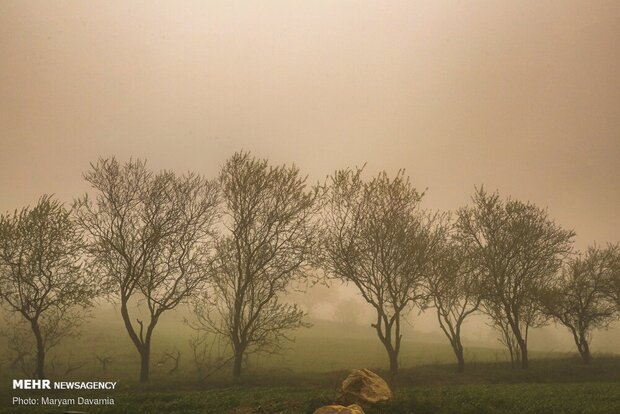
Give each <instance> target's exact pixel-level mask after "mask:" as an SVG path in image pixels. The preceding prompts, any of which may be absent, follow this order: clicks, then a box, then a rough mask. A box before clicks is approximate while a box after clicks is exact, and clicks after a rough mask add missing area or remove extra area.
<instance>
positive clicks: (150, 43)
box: [0, 0, 620, 352]
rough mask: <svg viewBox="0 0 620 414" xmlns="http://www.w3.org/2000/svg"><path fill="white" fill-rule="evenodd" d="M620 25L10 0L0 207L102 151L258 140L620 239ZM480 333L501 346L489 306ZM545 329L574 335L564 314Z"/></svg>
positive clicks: (326, 306) (607, 345)
mask: <svg viewBox="0 0 620 414" xmlns="http://www.w3.org/2000/svg"><path fill="white" fill-rule="evenodd" d="M618 41H620V3H618V2H616V1H612V0H611V1H603V0H601V1H597V2H591V1H574V0H570V1H544V2H540V1H534V0H525V1H519V2H497V1H490V0H489V1H478V2H456V1H436V0H432V1H431V0H428V1H396V2H389V3H383V2H370V1H340V2H333V1H327V0H321V1H309V2H301V1H269V2H237V1H209V2H202V1H178V2H142V1H133V2H126V1H106V2H77V1H56V2H53V3H52V2H31V1H17V0H16V1H3V2H1V3H0V68H1V71H0V73H1V75H0V76H1V77H0V194H1V197H0V211H7V210H14V209H18V208H21V207H22V206H24V205H27V204H31V203H34V202H36V200H37V199H38V198H39V197H40V195H41V194H43V193H53V194H55V195H56V196H57V197H58V198H59V199H61V200H63V201H64V202H66V203H70V202H71V201H72V200H73V198H74V197H76V196H79V195H80V194H82V193H84V192H85V191H87V189H88V187H87V185H86V183H85V182H84V180H83V179H82V173H83V172H84V171H86V170H87V169H88V168H89V163H90V162H92V161H95V160H96V159H97V158H98V157H99V156H107V155H115V156H116V157H118V158H119V159H122V160H126V159H129V158H130V157H139V158H146V159H148V162H149V165H150V167H152V168H154V169H161V168H167V169H173V170H176V171H187V170H192V171H197V172H200V173H202V174H205V175H206V176H209V177H214V176H215V175H216V174H217V172H218V170H219V168H220V166H221V165H222V164H223V163H224V161H225V160H226V158H227V157H229V156H230V155H231V154H232V153H233V152H234V151H237V150H248V151H251V152H252V153H253V154H254V155H257V156H260V157H267V158H269V160H270V161H271V162H273V163H275V164H281V163H287V164H290V163H295V164H297V165H298V166H299V167H300V168H301V169H302V171H304V172H305V173H307V174H308V176H309V181H310V182H315V181H319V180H322V179H323V178H324V177H325V176H326V175H327V174H329V173H331V172H333V171H334V170H336V169H339V168H343V167H353V166H356V165H357V166H361V165H363V164H364V163H367V172H368V174H374V173H376V172H377V171H380V170H384V169H385V170H387V171H388V172H390V173H395V172H396V171H397V170H398V169H400V168H405V169H406V171H407V174H408V175H409V176H410V177H411V180H412V181H413V183H414V184H415V185H416V186H417V187H418V188H419V189H421V190H423V189H428V191H427V194H426V196H425V198H424V202H423V205H424V207H426V208H428V209H438V210H454V209H457V208H458V207H460V206H462V205H465V204H467V203H468V202H469V198H470V196H471V194H472V193H473V190H474V186H476V185H481V184H484V186H485V187H486V188H489V189H492V190H495V189H497V190H499V191H500V193H501V194H502V195H503V196H512V197H515V198H518V199H522V200H526V201H531V202H533V203H535V204H537V205H539V206H542V207H546V208H548V210H549V214H550V216H551V217H553V218H554V219H555V220H556V221H557V222H558V223H560V224H561V225H563V226H565V227H567V228H572V229H574V230H575V231H576V233H577V238H576V246H577V247H578V248H581V249H583V248H584V247H586V246H587V245H589V244H592V243H593V242H597V243H599V244H605V243H607V242H618V241H620V237H619V236H618V234H619V233H618V231H619V229H620V216H619V215H618V211H620V192H619V191H618V178H620V116H619V114H618V108H620V48H618ZM289 299H290V300H291V301H298V302H300V303H301V304H302V306H303V307H304V308H305V309H306V310H307V311H308V312H309V317H310V319H312V320H318V321H320V320H327V321H332V322H336V323H346V324H352V325H359V326H360V327H363V326H367V327H368V326H369V324H370V320H371V318H372V313H371V310H370V309H369V308H368V305H366V304H365V302H364V301H363V300H362V299H361V298H360V296H359V295H358V294H357V293H356V291H355V289H354V288H352V287H350V286H340V285H339V284H334V285H333V286H332V287H331V288H329V289H326V288H324V287H321V286H315V287H313V288H311V289H310V291H309V292H306V293H305V294H291V295H290V297H289ZM408 319H409V323H410V324H411V326H410V327H409V328H407V329H408V332H407V334H406V337H405V339H406V340H411V341H415V340H416V339H420V338H422V339H424V338H426V340H434V339H432V338H436V339H437V340H441V339H443V338H442V337H441V332H440V331H439V329H438V326H437V323H436V320H435V316H434V315H433V313H432V312H425V313H422V314H420V313H419V311H418V310H415V309H414V310H412V312H411V313H410V314H409V318H408ZM312 329H313V328H309V329H308V330H307V331H306V332H305V333H304V334H303V335H311V334H312V332H313V331H312ZM373 335H374V332H373V330H372V329H370V328H368V336H369V337H372V336H373ZM618 339H619V333H618V329H617V328H615V329H613V330H612V331H609V332H596V333H595V336H594V342H593V350H594V352H613V351H617V343H618V342H617V341H618ZM464 342H465V343H466V346H467V344H475V345H479V346H499V344H498V343H497V340H496V335H495V333H493V332H492V331H491V330H490V328H488V327H487V325H486V322H485V320H484V319H483V318H482V317H476V318H473V319H472V320H471V321H469V322H468V323H467V325H466V327H465V332H464ZM531 346H532V349H534V350H536V349H537V350H542V351H558V352H568V351H572V350H573V347H574V344H573V343H572V339H571V338H570V337H569V335H568V333H567V331H565V329H562V328H558V329H554V328H553V327H548V328H544V329H542V330H535V331H534V332H533V333H532V334H531Z"/></svg>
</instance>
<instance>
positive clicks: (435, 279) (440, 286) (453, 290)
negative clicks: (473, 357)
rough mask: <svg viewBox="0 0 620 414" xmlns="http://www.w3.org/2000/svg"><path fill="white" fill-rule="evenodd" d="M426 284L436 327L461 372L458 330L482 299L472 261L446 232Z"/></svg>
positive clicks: (462, 363)
mask: <svg viewBox="0 0 620 414" xmlns="http://www.w3.org/2000/svg"><path fill="white" fill-rule="evenodd" d="M426 286H427V289H428V293H429V297H430V300H431V304H432V306H434V308H435V311H436V313H437V320H438V321H439V326H440V327H441V330H442V331H443V332H444V334H445V335H446V336H447V338H448V340H449V341H450V345H451V347H452V350H453V351H454V355H455V356H456V360H457V372H463V371H464V370H465V356H464V348H463V343H462V341H461V329H462V326H463V323H464V322H465V320H466V319H467V317H468V316H470V315H472V314H474V312H476V311H478V309H479V307H480V302H481V300H482V299H481V294H480V287H479V281H478V274H477V270H476V267H475V266H474V263H472V260H471V259H470V258H469V257H468V256H467V254H466V251H465V249H463V248H462V247H461V246H460V245H459V244H458V242H456V241H455V240H453V239H452V238H451V236H450V235H449V234H446V237H445V240H444V242H443V243H442V248H441V253H440V254H439V255H438V257H437V259H436V260H435V263H434V266H433V270H432V271H431V272H430V273H429V274H428V276H427V278H426Z"/></svg>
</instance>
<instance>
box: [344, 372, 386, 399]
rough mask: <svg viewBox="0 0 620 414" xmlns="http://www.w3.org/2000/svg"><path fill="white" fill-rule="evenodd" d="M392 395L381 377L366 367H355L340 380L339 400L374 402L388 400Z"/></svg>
mask: <svg viewBox="0 0 620 414" xmlns="http://www.w3.org/2000/svg"><path fill="white" fill-rule="evenodd" d="M392 396H393V394H392V390H390V387H389V386H388V384H387V382H385V380H384V379H383V378H381V377H380V376H378V375H377V374H375V373H374V372H372V371H370V370H368V369H355V370H353V371H351V373H350V374H349V376H348V377H347V378H345V380H344V381H343V382H342V386H341V387H340V397H339V401H341V402H343V403H345V404H352V403H367V404H376V403H378V402H383V401H388V400H390V399H392Z"/></svg>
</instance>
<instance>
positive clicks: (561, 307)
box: [544, 246, 617, 364]
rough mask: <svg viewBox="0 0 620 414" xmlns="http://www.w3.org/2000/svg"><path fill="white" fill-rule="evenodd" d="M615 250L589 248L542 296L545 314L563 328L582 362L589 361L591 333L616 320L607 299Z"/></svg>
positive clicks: (560, 274)
mask: <svg viewBox="0 0 620 414" xmlns="http://www.w3.org/2000/svg"><path fill="white" fill-rule="evenodd" d="M616 254H617V247H615V246H609V247H608V248H606V249H602V248H599V247H596V246H593V247H590V248H588V250H587V251H586V253H585V254H583V255H579V256H576V257H574V258H573V259H571V260H570V261H569V262H568V264H567V265H566V266H565V267H564V268H563V269H562V271H561V272H559V274H558V276H557V279H556V280H555V282H554V284H553V285H552V286H551V287H550V289H549V291H548V292H547V295H546V296H545V301H544V305H545V311H546V312H547V313H548V314H549V315H550V316H551V317H553V318H554V319H555V320H556V321H557V322H559V323H561V324H562V325H564V326H566V327H567V328H568V329H569V330H570V332H571V334H572V335H573V338H574V340H575V344H576V345H577V350H578V351H579V354H580V355H581V358H582V359H583V361H584V362H585V363H586V364H587V363H589V362H590V358H591V354H590V339H591V335H592V330H594V329H604V328H607V327H608V326H609V325H610V324H611V323H612V322H613V321H614V320H615V319H616V318H617V313H616V303H615V302H613V301H612V300H611V299H610V297H609V280H610V273H611V271H612V267H611V266H612V263H613V261H614V259H615V256H616Z"/></svg>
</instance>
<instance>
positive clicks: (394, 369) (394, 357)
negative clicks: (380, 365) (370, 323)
mask: <svg viewBox="0 0 620 414" xmlns="http://www.w3.org/2000/svg"><path fill="white" fill-rule="evenodd" d="M387 351H388V356H389V358H390V378H391V382H394V378H396V374H398V353H397V352H396V351H395V350H393V349H388V350H387Z"/></svg>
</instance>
